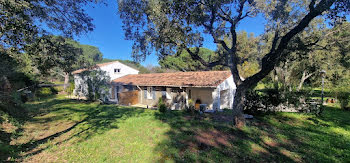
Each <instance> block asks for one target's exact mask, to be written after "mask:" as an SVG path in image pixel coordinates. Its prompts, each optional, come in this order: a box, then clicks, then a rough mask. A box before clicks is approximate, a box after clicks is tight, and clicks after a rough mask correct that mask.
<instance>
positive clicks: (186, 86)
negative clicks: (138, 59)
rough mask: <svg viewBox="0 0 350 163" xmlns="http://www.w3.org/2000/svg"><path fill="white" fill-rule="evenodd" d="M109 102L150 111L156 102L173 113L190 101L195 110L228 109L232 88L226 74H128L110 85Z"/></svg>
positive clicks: (229, 77)
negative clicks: (162, 104) (144, 108)
mask: <svg viewBox="0 0 350 163" xmlns="http://www.w3.org/2000/svg"><path fill="white" fill-rule="evenodd" d="M111 86H112V92H111V98H112V99H114V101H117V102H118V103H119V104H124V105H134V104H141V105H147V106H149V107H153V106H156V105H157V102H158V100H159V98H162V99H163V101H165V102H166V104H167V105H168V106H169V107H170V108H171V109H173V110H179V109H183V108H184V107H185V106H188V101H189V100H192V101H193V103H194V104H195V106H196V108H198V106H199V105H200V104H202V105H203V104H204V105H205V106H206V107H207V109H212V110H218V109H224V108H228V109H229V108H232V104H233V99H234V94H235V91H236V85H235V83H234V81H233V78H232V74H231V72H230V71H198V72H174V73H153V74H131V75H125V76H123V77H120V78H117V79H114V80H113V81H112V82H111Z"/></svg>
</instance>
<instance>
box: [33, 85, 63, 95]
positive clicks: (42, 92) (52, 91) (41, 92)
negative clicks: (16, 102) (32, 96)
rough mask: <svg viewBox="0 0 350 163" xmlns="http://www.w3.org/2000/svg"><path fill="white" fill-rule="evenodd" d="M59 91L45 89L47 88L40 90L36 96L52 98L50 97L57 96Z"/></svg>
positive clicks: (50, 88)
mask: <svg viewBox="0 0 350 163" xmlns="http://www.w3.org/2000/svg"><path fill="white" fill-rule="evenodd" d="M57 93H58V91H57V90H56V89H55V88H53V87H49V88H48V87H45V88H39V89H38V91H37V93H36V95H37V96H38V97H47V96H50V95H55V94H57Z"/></svg>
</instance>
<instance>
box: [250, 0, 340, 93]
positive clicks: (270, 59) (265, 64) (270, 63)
mask: <svg viewBox="0 0 350 163" xmlns="http://www.w3.org/2000/svg"><path fill="white" fill-rule="evenodd" d="M333 2H334V1H333V0H322V1H321V2H320V3H319V4H318V5H317V6H316V7H315V8H314V9H313V10H311V11H310V12H309V13H308V14H307V15H305V16H304V18H303V19H301V21H300V22H299V23H298V24H297V25H296V26H295V27H294V28H292V29H291V30H290V31H289V32H288V33H287V34H286V35H284V36H283V37H282V38H281V41H280V43H279V45H278V47H277V49H276V50H275V51H270V52H269V53H268V54H266V55H265V56H264V57H263V59H262V68H261V70H260V71H259V72H258V73H256V74H255V75H253V76H251V77H249V78H247V79H246V80H245V81H244V84H245V85H246V86H248V87H251V86H253V85H254V84H255V83H256V82H258V81H260V80H261V79H262V78H264V77H265V76H266V75H267V74H268V73H269V72H271V71H272V70H273V68H274V66H275V65H276V64H277V63H278V62H279V61H280V60H281V55H282V54H283V51H284V49H286V48H287V45H288V43H289V41H290V40H291V39H292V38H293V37H294V36H295V35H296V34H298V33H299V32H301V31H302V30H304V29H305V28H306V27H307V26H308V25H309V23H310V22H311V21H312V20H313V19H314V18H315V17H316V16H319V15H321V14H322V13H323V12H324V11H326V10H328V9H329V8H330V7H331V5H332V4H333Z"/></svg>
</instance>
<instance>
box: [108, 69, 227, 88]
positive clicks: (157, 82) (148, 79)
mask: <svg viewBox="0 0 350 163" xmlns="http://www.w3.org/2000/svg"><path fill="white" fill-rule="evenodd" d="M230 76H231V72H230V71H193V72H174V73H155V74H136V75H126V76H123V77H121V78H117V79H115V80H113V81H112V83H118V84H123V85H138V86H176V87H178V86H182V87H216V86H218V85H219V84H221V83H222V82H223V81H225V80H226V79H227V78H228V77H230Z"/></svg>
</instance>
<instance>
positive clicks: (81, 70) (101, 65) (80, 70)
mask: <svg viewBox="0 0 350 163" xmlns="http://www.w3.org/2000/svg"><path fill="white" fill-rule="evenodd" d="M115 62H118V61H112V62H106V63H100V64H96V65H94V66H93V67H91V68H93V69H95V68H97V67H103V66H107V65H110V64H112V63H115ZM86 70H87V68H83V69H79V70H75V71H73V72H72V74H79V73H81V72H83V71H86Z"/></svg>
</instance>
